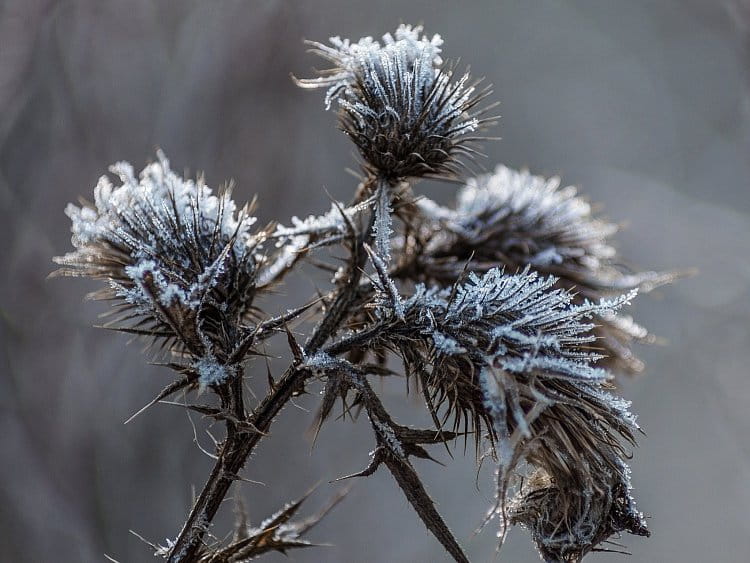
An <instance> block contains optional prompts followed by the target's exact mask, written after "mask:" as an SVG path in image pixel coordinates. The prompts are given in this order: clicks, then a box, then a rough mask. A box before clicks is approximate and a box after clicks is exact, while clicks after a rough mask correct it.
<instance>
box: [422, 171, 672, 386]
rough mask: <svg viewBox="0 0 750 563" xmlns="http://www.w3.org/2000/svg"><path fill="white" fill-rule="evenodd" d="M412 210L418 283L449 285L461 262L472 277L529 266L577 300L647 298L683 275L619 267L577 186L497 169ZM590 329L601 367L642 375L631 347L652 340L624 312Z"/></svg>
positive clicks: (612, 229) (607, 231) (608, 229)
mask: <svg viewBox="0 0 750 563" xmlns="http://www.w3.org/2000/svg"><path fill="white" fill-rule="evenodd" d="M416 205H417V207H418V210H419V214H420V215H421V216H422V217H423V219H421V221H423V222H422V225H423V227H422V229H421V232H420V235H419V236H420V239H421V240H420V244H421V245H423V246H424V247H425V250H424V252H422V253H421V254H420V255H419V264H418V265H416V266H415V270H416V271H418V272H419V274H420V275H421V276H422V278H423V279H430V280H434V281H437V282H439V283H452V282H453V281H455V280H456V279H457V277H458V276H459V275H460V274H461V272H462V270H463V267H464V264H465V263H466V261H467V260H471V262H472V266H471V269H472V270H473V271H478V272H482V271H486V270H487V269H488V268H492V267H495V265H497V264H502V265H504V266H505V267H506V268H507V269H509V270H511V271H515V270H517V269H518V268H523V267H525V266H530V267H531V268H533V269H534V271H537V272H540V273H542V274H546V275H553V276H555V277H556V278H557V284H556V285H557V287H563V288H565V289H568V290H570V291H572V292H574V293H575V294H576V297H575V301H576V302H579V303H580V302H583V301H584V300H586V299H589V300H597V299H602V298H606V297H612V296H614V295H617V294H619V293H621V292H623V291H631V290H634V289H637V290H638V291H639V292H640V293H647V292H649V291H651V290H652V289H654V288H656V287H659V286H661V285H664V284H667V283H671V282H672V281H674V280H675V279H677V278H678V277H680V276H681V275H684V274H683V273H680V272H653V271H647V272H631V271H628V270H626V269H625V268H624V267H623V266H622V265H621V264H622V257H620V256H618V253H617V251H616V249H615V248H614V246H613V245H612V243H611V242H610V239H611V237H612V235H614V234H615V233H616V232H617V231H618V226H617V225H615V224H612V223H609V222H607V221H605V220H603V219H600V218H598V217H595V216H594V215H593V214H592V208H591V205H590V204H589V203H588V202H587V201H586V200H585V199H583V198H582V197H580V196H578V195H577V189H576V188H575V187H574V186H567V187H561V183H560V179H559V178H556V177H555V178H550V179H546V178H543V177H541V176H535V175H532V174H530V173H529V172H528V171H525V170H524V171H516V170H512V169H510V168H507V167H505V166H501V165H499V166H497V168H496V169H495V172H494V173H492V174H483V175H480V176H477V177H475V178H470V179H469V180H468V181H467V182H466V183H465V185H464V186H463V187H462V188H461V189H460V191H459V192H458V195H457V198H456V205H455V207H454V208H448V207H443V206H440V205H438V204H436V203H435V202H433V201H432V200H430V199H428V198H425V197H422V198H420V199H418V200H417V202H416ZM596 325H597V326H596V327H595V328H594V332H595V334H596V335H597V336H598V339H597V346H599V347H601V348H602V352H603V353H604V354H605V358H603V361H604V362H605V363H606V364H607V365H609V366H610V367H611V368H612V369H614V370H615V371H619V372H622V373H628V374H634V373H638V372H640V371H642V370H643V367H644V366H643V363H642V362H641V361H640V360H639V359H638V358H637V356H636V355H635V354H634V352H633V351H632V349H631V347H630V344H631V343H632V342H640V343H648V344H650V343H653V342H655V340H656V338H655V337H654V335H652V334H650V333H649V331H648V330H647V329H645V328H644V327H642V326H641V325H639V324H638V323H637V322H635V321H634V320H633V318H632V317H630V316H627V315H612V314H610V313H603V314H601V315H599V316H598V317H597V322H596Z"/></svg>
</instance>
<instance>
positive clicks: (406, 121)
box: [298, 25, 491, 180]
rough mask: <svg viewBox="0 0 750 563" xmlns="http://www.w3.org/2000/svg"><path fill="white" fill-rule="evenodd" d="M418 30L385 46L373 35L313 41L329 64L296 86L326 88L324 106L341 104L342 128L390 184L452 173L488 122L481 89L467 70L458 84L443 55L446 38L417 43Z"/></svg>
mask: <svg viewBox="0 0 750 563" xmlns="http://www.w3.org/2000/svg"><path fill="white" fill-rule="evenodd" d="M421 32H422V26H415V27H412V26H410V25H401V26H399V28H398V29H397V30H396V32H395V35H391V34H390V33H387V34H386V35H384V36H383V38H382V44H381V42H379V41H375V40H373V39H372V37H365V38H363V39H360V40H359V41H358V42H357V43H352V42H350V41H349V40H348V39H343V40H342V39H341V38H339V37H333V38H331V40H330V41H331V46H327V45H324V44H322V43H315V42H314V43H312V45H313V46H314V47H315V49H313V51H314V52H316V53H317V54H319V55H320V56H322V57H323V58H325V59H328V60H329V61H331V62H332V63H333V64H334V67H333V68H331V69H329V70H327V71H324V72H323V73H322V74H323V76H321V77H319V78H314V79H307V80H299V81H298V83H299V84H300V85H301V86H302V87H305V88H321V87H327V88H328V91H327V93H326V107H330V104H331V102H332V101H333V100H337V101H338V103H339V107H340V111H339V123H340V126H341V129H342V130H343V131H344V132H345V133H346V134H347V135H348V136H349V137H350V138H351V139H352V141H353V142H354V144H355V145H356V146H357V148H358V149H359V152H360V154H361V155H362V158H363V159H364V161H365V166H366V168H368V169H369V170H371V171H373V172H374V173H376V174H378V175H380V176H382V177H385V178H387V179H389V180H397V179H399V178H405V177H419V176H446V175H447V176H451V175H455V174H456V173H457V172H458V170H459V167H460V166H461V157H464V156H468V157H469V158H471V157H472V155H473V154H475V151H474V149H472V148H471V143H472V141H473V140H476V138H474V137H472V134H473V133H474V132H475V131H476V130H477V129H478V128H480V127H481V126H482V125H483V124H485V123H487V122H489V121H491V120H482V119H480V116H481V115H482V113H483V111H482V110H479V109H477V107H478V105H479V103H480V102H481V101H482V100H483V99H484V98H485V97H486V96H487V95H488V94H489V90H488V89H483V90H482V91H479V92H478V91H477V89H476V83H473V84H472V83H470V78H469V75H468V73H467V74H464V75H462V76H461V77H459V78H457V79H456V77H455V76H454V67H453V66H451V65H444V64H443V60H442V58H441V57H440V53H441V45H442V44H443V40H442V39H441V38H440V36H439V35H434V36H433V37H432V38H431V39H430V38H428V37H427V36H425V35H423V36H422V37H421V38H420V33H421Z"/></svg>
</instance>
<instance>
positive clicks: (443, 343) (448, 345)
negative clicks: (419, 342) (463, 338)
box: [430, 330, 466, 356]
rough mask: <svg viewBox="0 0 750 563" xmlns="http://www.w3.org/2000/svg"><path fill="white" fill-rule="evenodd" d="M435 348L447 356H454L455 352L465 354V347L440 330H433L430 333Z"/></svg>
mask: <svg viewBox="0 0 750 563" xmlns="http://www.w3.org/2000/svg"><path fill="white" fill-rule="evenodd" d="M430 337H431V338H432V341H433V343H434V344H435V348H437V349H438V350H439V351H440V353H441V354H445V355H447V356H455V355H457V354H465V353H466V348H464V347H463V346H461V345H460V344H459V343H458V342H456V340H455V339H454V338H451V337H450V336H446V335H445V334H443V333H442V332H439V331H437V330H434V331H432V332H431V333H430Z"/></svg>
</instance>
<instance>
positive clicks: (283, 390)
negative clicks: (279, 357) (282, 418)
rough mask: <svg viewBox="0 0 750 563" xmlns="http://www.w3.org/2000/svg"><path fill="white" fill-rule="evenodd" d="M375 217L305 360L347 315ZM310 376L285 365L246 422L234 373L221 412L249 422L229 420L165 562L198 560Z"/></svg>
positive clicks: (357, 244)
mask: <svg viewBox="0 0 750 563" xmlns="http://www.w3.org/2000/svg"><path fill="white" fill-rule="evenodd" d="M377 181H380V180H378V179H376V178H368V180H367V181H366V185H367V183H370V184H372V183H373V182H377ZM374 216H375V214H374V213H371V214H370V218H369V223H368V226H367V228H366V230H365V231H364V232H363V233H361V234H360V235H359V236H356V239H355V243H354V244H353V245H352V255H351V259H350V267H349V277H348V279H347V281H346V283H345V284H344V285H343V286H341V288H340V289H339V291H338V292H337V293H336V297H335V298H334V300H333V303H332V304H331V306H330V307H329V308H328V310H327V311H326V314H325V316H324V317H323V319H322V320H321V321H320V323H319V324H318V326H317V327H316V328H315V330H314V331H313V334H312V335H311V337H310V339H309V341H308V343H307V345H306V346H305V354H306V355H307V356H311V355H313V354H315V353H316V352H318V351H319V350H320V348H321V347H322V346H323V344H325V342H326V341H327V340H328V339H329V338H330V337H331V336H333V335H334V334H335V333H336V331H337V330H338V328H339V327H340V326H341V324H342V323H343V321H344V320H345V319H346V318H347V316H348V314H349V311H350V309H351V304H352V302H353V301H354V300H355V299H356V296H357V289H358V287H359V283H360V280H361V278H362V272H363V269H364V266H365V262H366V260H367V253H366V252H365V248H364V246H365V244H366V243H368V242H369V241H370V239H371V237H372V226H373V221H374ZM309 373H310V372H309V370H308V369H306V368H305V367H304V366H298V365H292V366H289V368H287V370H286V372H285V373H284V375H283V376H282V377H281V378H280V379H279V381H278V382H276V384H275V385H274V386H273V388H272V389H270V390H269V392H268V394H267V395H266V396H265V397H264V399H263V401H262V402H261V403H260V405H258V407H257V408H256V409H255V410H254V412H253V414H252V415H251V416H250V418H249V419H247V418H246V413H245V409H244V405H243V402H242V377H241V374H240V373H237V374H235V377H234V378H233V381H232V382H231V383H230V384H229V386H228V389H225V390H224V391H225V392H224V393H223V394H222V403H225V404H223V406H224V408H230V409H231V410H232V412H233V414H234V416H235V417H236V418H237V419H238V420H241V421H245V420H247V422H248V423H249V424H248V425H247V426H246V427H245V428H239V427H238V426H237V425H236V424H235V423H234V422H231V421H227V423H226V424H227V435H226V438H225V440H224V445H223V447H222V449H221V453H220V454H219V459H218V460H217V461H216V464H215V465H214V468H213V470H212V471H211V474H210V475H209V477H208V480H207V481H206V484H205V485H204V487H203V490H202V491H201V493H200V495H199V496H198V498H197V499H196V501H195V504H194V505H193V508H192V509H191V511H190V514H189V516H188V518H187V520H186V521H185V524H184V525H183V527H182V531H181V532H180V534H179V536H177V539H176V540H175V543H174V545H173V546H172V548H171V549H170V551H169V555H168V557H167V561H168V562H169V563H193V562H195V561H197V560H198V559H197V557H199V549H200V547H201V544H202V542H203V536H204V535H205V533H206V532H207V531H208V528H209V526H210V524H211V522H212V521H213V519H214V516H215V515H216V512H217V511H218V509H219V507H220V506H221V504H222V502H223V501H224V498H225V497H226V495H227V492H228V491H229V487H230V486H231V485H232V483H233V482H234V481H235V480H236V479H237V477H238V475H239V472H240V471H241V470H242V468H243V467H244V465H245V463H246V462H247V459H248V457H249V456H250V454H251V453H252V452H253V450H254V449H255V446H257V445H258V443H259V442H260V440H261V439H262V438H263V437H264V436H265V434H266V433H267V431H268V429H269V428H270V426H271V423H272V422H273V420H274V418H275V417H276V415H277V414H278V413H279V412H280V411H281V409H282V408H284V406H286V404H287V403H288V402H289V400H290V399H291V398H292V397H293V396H294V395H295V394H296V393H299V392H300V391H302V390H303V389H304V386H305V381H306V379H307V378H308V376H309ZM247 428H251V429H252V428H254V429H255V430H248V429H247Z"/></svg>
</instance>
